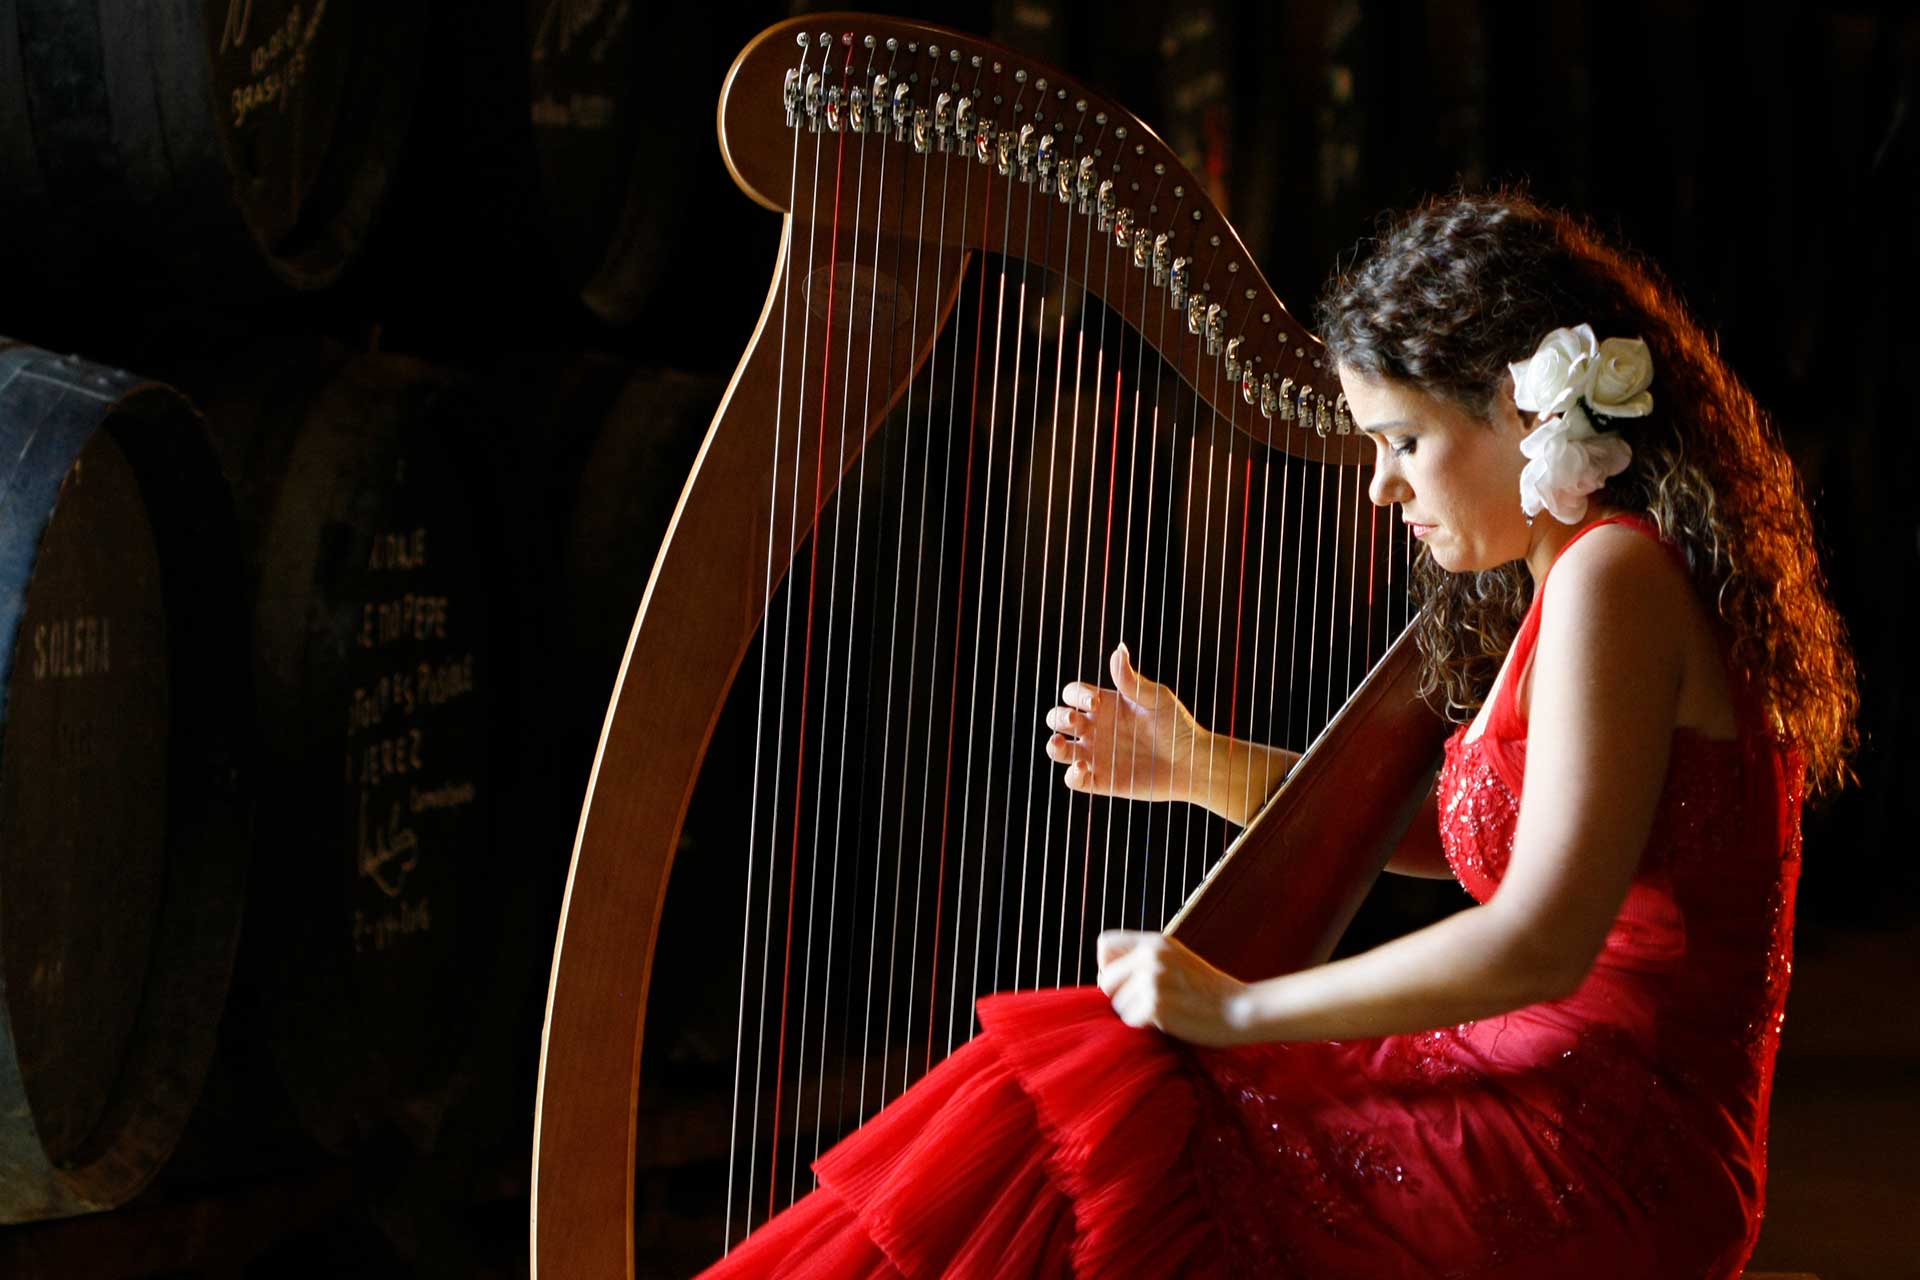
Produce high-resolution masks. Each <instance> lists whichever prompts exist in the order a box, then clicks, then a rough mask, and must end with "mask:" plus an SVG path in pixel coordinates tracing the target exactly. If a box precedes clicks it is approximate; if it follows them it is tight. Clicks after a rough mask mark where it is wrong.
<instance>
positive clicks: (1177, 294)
mask: <svg viewBox="0 0 1920 1280" xmlns="http://www.w3.org/2000/svg"><path fill="white" fill-rule="evenodd" d="M1166 238H1167V237H1166V235H1165V234H1164V233H1163V234H1161V235H1160V236H1158V237H1156V238H1155V239H1154V242H1153V282H1154V283H1155V284H1161V283H1165V284H1166V285H1167V305H1169V306H1171V307H1172V308H1173V309H1174V310H1175V311H1178V310H1180V308H1182V307H1184V306H1186V305H1187V260H1186V259H1185V258H1175V259H1174V260H1173V266H1172V268H1171V269H1170V270H1168V271H1167V272H1166V273H1165V277H1166V278H1165V280H1164V281H1163V280H1162V272H1161V269H1160V245H1161V243H1162V242H1163V241H1165V240H1166ZM1194 332H1195V333H1198V332H1200V331H1199V330H1198V329H1195V330H1194Z"/></svg>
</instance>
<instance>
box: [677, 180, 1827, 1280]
mask: <svg viewBox="0 0 1920 1280" xmlns="http://www.w3.org/2000/svg"><path fill="white" fill-rule="evenodd" d="M1320 321H1321V324H1320V332H1321V335H1322V337H1323V338H1324V340H1325V341H1326V343H1327V345H1328V349H1329V351H1330V353H1331V354H1332V355H1333V357H1334V358H1335V359H1336V360H1337V361H1338V368H1339V375H1340V380H1341V385H1342V387H1343V388H1344V390H1345V392H1346V395H1347V398H1348V402H1349V404H1350V406H1351V409H1352V413H1353V417H1354V420H1355V425H1356V428H1357V429H1359V430H1361V431H1363V432H1364V433H1365V434H1366V436H1367V438H1368V439H1369V440H1370V441H1371V443H1372V444H1373V447H1374V450H1375V453H1374V457H1375V465H1374V470H1373V476H1372V480H1371V484H1370V489H1369V492H1370V496H1371V498H1372V501H1373V502H1374V503H1375V504H1376V505H1378V506H1379V507H1383V508H1389V507H1390V508H1394V509H1396V510H1397V514H1398V515H1399V517H1400V518H1401V519H1402V520H1404V521H1405V522H1406V523H1407V524H1408V525H1410V526H1411V527H1412V529H1413V532H1414V533H1415V535H1416V536H1417V537H1419V538H1420V539H1421V541H1422V543H1423V546H1422V548H1421V551H1420V553H1419V556H1418V560H1417V564H1416V567H1415V590H1416V595H1417V597H1418V599H1419V602H1420V603H1421V605H1422V607H1423V613H1422V615H1421V617H1420V619H1419V621H1418V622H1417V624H1416V625H1417V627H1418V629H1419V637H1420V640H1421V650H1422V653H1423V656H1424V664H1425V665H1424V683H1425V687H1426V691H1427V692H1428V694H1429V695H1430V696H1431V697H1432V698H1433V700H1434V701H1436V702H1437V703H1443V704H1444V706H1445V707H1446V709H1447V710H1448V712H1449V713H1450V714H1451V717H1452V718H1453V719H1455V720H1456V721H1463V722H1465V723H1462V724H1461V725H1460V727H1459V728H1458V729H1457V730H1456V731H1455V733H1454V734H1453V736H1452V738H1451V739H1450V740H1449V741H1448V744H1447V750H1446V762H1445V765H1444V766H1443V768H1442V770H1441V773H1440V776H1439V779H1438V781H1437V782H1436V784H1435V787H1434V797H1433V798H1434V802H1435V805H1434V811H1433V812H1434V816H1433V817H1431V818H1429V819H1428V820H1427V825H1426V828H1425V832H1424V837H1423V833H1422V832H1420V831H1418V830H1417V831H1416V833H1415V835H1414V836H1411V837H1409V839H1408V840H1407V841H1406V842H1405V843H1404V844H1403V845H1402V846H1401V848H1400V850H1399V852H1398V853H1397V854H1396V855H1395V858H1394V861H1393V862H1392V863H1391V864H1390V867H1391V869H1393V870H1396V871H1400V872H1404V873H1407V874H1413V875H1430V876H1452V877H1454V878H1456V879H1457V880H1458V881H1459V882H1460V884H1461V885H1462V887H1463V888H1464V889H1465V890H1466V891H1467V892H1468V893H1469V894H1470V895H1471V896H1472V897H1473V898H1474V899H1475V904H1476V905H1474V906H1472V907H1470V908H1468V909H1466V910H1463V911H1461V912H1459V913H1458V914H1456V915H1453V916H1450V917H1448V918H1446V919H1444V920H1442V921H1440V922H1439V923H1437V924H1434V925H1432V926H1429V927H1427V928H1425V929H1422V930H1420V931H1418V932H1416V933H1413V934H1411V935H1408V936H1406V937H1403V938H1400V939H1397V940H1395V941H1392V942H1390V943H1387V944H1385V945H1383V946H1379V947H1376V948H1374V949H1373V950H1370V951H1367V952H1364V953H1361V954H1358V955H1354V956H1351V957H1348V958H1346V959H1342V960H1340V961H1337V962H1334V963H1330V964H1325V965H1321V966H1318V967H1315V968H1310V969H1306V970H1303V971H1301V972H1298V973H1294V974H1289V975H1286V976H1282V977H1278V978H1273V979H1269V980H1265V981H1258V982H1252V983H1242V982H1239V981H1236V980H1234V979H1232V978H1230V977H1229V976H1227V975H1226V974H1224V973H1221V972H1219V971H1218V970H1215V969H1213V968H1212V967H1210V966H1209V965H1208V964H1207V963H1206V962H1204V961H1202V960H1201V959H1199V958H1198V957H1197V956H1195V955H1194V954H1193V953H1192V952H1191V951H1190V950H1188V949H1187V948H1185V947H1183V946H1181V945H1180V944H1179V943H1177V942H1175V941H1173V940H1172V939H1170V938H1167V937H1164V936H1162V935H1160V934H1154V933H1137V932H1109V933H1106V934H1103V935H1101V937H1100V939H1099V946H1098V950H1099V956H1098V959H1099V965H1100V971H1099V986H1098V987H1097V988H1094V987H1081V988H1070V989H1062V990H1043V991H1031V992H1024V993H1017V994H999V995H993V996H989V997H986V998H985V999H983V1000H981V1001H980V1003H979V1014H980V1018H981V1021H982V1023H983V1025H984V1027H985V1031H984V1032H983V1034H981V1035H980V1036H978V1037H977V1038H975V1039H974V1040H973V1041H971V1042H970V1043H968V1044H967V1045H965V1046H964V1047H963V1048H961V1049H960V1050H959V1051H958V1052H956V1053H955V1054H953V1056H951V1057H950V1058H948V1059H947V1060H946V1061H945V1062H944V1063H943V1064H941V1065H940V1066H939V1067H937V1068H936V1069H935V1070H934V1071H933V1072H932V1073H931V1074H929V1075H928V1076H927V1077H925V1079H924V1080H922V1081H921V1082H920V1083H919V1084H917V1085H915V1086H914V1087H913V1088H912V1089H910V1090H909V1091H907V1092H906V1093H905V1094H904V1095H902V1096H901V1097H899V1098H898V1099H896V1100H894V1101H893V1102H892V1103H890V1104H889V1105H888V1106H887V1107H886V1108H885V1109H884V1110H882V1111H881V1112H879V1113H878V1114H877V1115H876V1116H874V1117H872V1118H871V1119H870V1120H869V1121H868V1122H867V1124H866V1125H865V1127H864V1128H862V1129H860V1130H858V1131H857V1132H856V1133H854V1134H853V1135H852V1136H850V1137H848V1138H847V1139H845V1140H844V1141H843V1142H841V1143H840V1145H839V1146H837V1147H835V1148H834V1149H833V1150H831V1151H830V1152H828V1153H827V1154H826V1155H825V1156H823V1157H822V1158H821V1159H820V1160H818V1161H817V1162H816V1163H815V1169H816V1171H817V1173H818V1175H819V1179H820V1188H819V1189H818V1190H816V1191H815V1192H813V1193H812V1194H811V1195H808V1196H806V1197H805V1198H804V1199H802V1200H800V1201H799V1202H798V1203H796V1204H795V1205H793V1206H792V1207H791V1208H789V1209H788V1210H786V1211H785V1212H784V1213H782V1214H780V1215H779V1216H778V1217H776V1218H774V1219H773V1220H771V1221H770V1222H768V1223H766V1224H765V1225H764V1226H762V1227H761V1228H760V1229H759V1230H758V1231H757V1232H755V1233H754V1234H753V1235H752V1236H750V1237H749V1238H748V1239H747V1240H746V1242H745V1243H744V1244H743V1245H740V1246H738V1247H736V1248H735V1249H734V1250H733V1251H732V1252H731V1253H730V1254H729V1255H728V1256H727V1257H726V1258H725V1259H723V1260H722V1261H721V1262H720V1263H718V1264H716V1265H715V1266H714V1267H713V1268H712V1269H711V1270H710V1271H709V1272H708V1273H707V1274H709V1275H712V1276H736V1275H738V1276H744V1275H778V1276H788V1275H792V1276H816V1275H817V1276H828V1275H833V1276H887V1275H893V1274H896V1273H905V1274H908V1275H921V1274H927V1275H931V1274H955V1275H982V1276H985V1275H994V1276H1002V1275H1057V1274H1067V1273H1069V1272H1071V1273H1073V1274H1078V1275H1086V1276H1135V1275H1139V1276H1146V1275H1155V1276H1170V1275H1220V1276H1228V1275H1263V1276H1302V1277H1313V1278H1315V1280H1325V1278H1327V1277H1339V1276H1354V1277H1368V1278H1369V1280H1373V1278H1378V1277H1398V1276H1407V1277H1413V1276H1420V1277H1430V1276H1460V1277H1466V1276H1476V1277H1478V1276H1516V1277H1518V1276H1529V1277H1532V1276H1543V1275H1554V1276H1572V1277H1580V1276H1594V1277H1602V1276H1604V1277H1608V1278H1609V1280H1611V1278H1612V1277H1617V1276H1622V1275H1646V1276H1656V1275H1657V1276H1675V1277H1681V1276H1684V1277H1699V1276H1707V1277H1733V1276H1737V1275H1738V1274H1739V1273H1740V1271H1741V1268H1742V1266H1743V1264H1744V1263H1745V1261H1746V1259H1747V1257H1748V1256H1749V1254H1750V1253H1751V1250H1752V1247H1753V1244H1754V1241H1755V1239H1756V1237H1757V1234H1758V1229H1759V1224H1760V1218H1761V1212H1762V1208H1763V1205H1764V1197H1765V1186H1766V1158H1765V1154H1766V1132H1767V1108H1768V1101H1769V1094H1770V1088H1771V1082H1772V1078H1773V1065H1774V1055H1775V1050H1776V1047H1777V1044H1778V1037H1779V1033H1780V1029H1781V1021H1782V1011H1783V1008H1784V1001H1785V997H1786V990H1787V975H1788V973H1789V970H1790V967H1791V965H1790V961H1791V950H1792V946H1791V943H1792V923H1793V908H1794V890H1795V885H1796V883H1797V879H1798V871H1799V813H1800V803H1801V799H1802V796H1803V794H1804V792H1805V791H1806V790H1807V789H1808V788H1809V787H1812V788H1816V789H1817V788H1820V787H1824V786H1829V785H1834V784H1837V783H1838V782H1839V781H1841V780H1842V778H1843V777H1844V775H1845V771H1846V760H1847V756H1848V753H1849V751H1850V749H1851V746H1852V740H1853V713H1854V710H1855V706H1856V695H1855V692H1854V688H1853V678H1852V664H1851V658H1850V656H1849V654H1848V651H1847V648H1846V644H1845V641H1844V637H1843V635H1842V631H1841V627H1840V624H1839V621H1838V619H1837V617H1836V615H1835V612H1834V610H1833V608H1832V606H1831V605H1830V603H1829V602H1828V600H1827V599H1826V596H1825V594H1824V589H1823V585H1822V579H1821V574H1820V571H1819V568H1818V565H1817V562H1816V559H1815V554H1814V548H1813V545H1812V537H1811V532H1810V528H1809V521H1808V517H1807V512H1806V508H1805V505H1804V502H1803V500H1802V498H1801V496H1800V493H1799V491H1798V488H1797V483H1796V481H1795V478H1794V475H1793V471H1792V468H1791V465H1790V463H1789V462H1788V460H1787V458H1786V456H1785V454H1784V452H1783V450H1782V449H1781V447H1780V445H1779V443H1778V442H1777V440H1776V438H1775V437H1774V435H1773V433H1772V431H1771V429H1770V428H1769V426H1768V424H1767V422H1766V420H1765V418H1764V416H1763V415H1762V414H1761V412H1760V411H1759V409H1758V407H1757V406H1756V405H1755V403H1754V401H1753V399H1752V397H1751V396H1750V394H1749V393H1748V392H1747V390H1746V389H1745V388H1744V387H1743V386H1742V385H1741V384H1740V382H1739V381H1738V379H1736V378H1735V377H1734V375H1733V374H1732V373H1731V372H1730V371H1729V370H1728V369H1727V367H1726V366H1725V365H1724V363H1722V361H1721V360H1720V358H1719V356H1718V354H1717V352H1716V350H1715V346H1714V344H1713V342H1712V341H1711V339H1710V338H1709V337H1708V335H1707V334H1705V333H1704V332H1703V331H1702V330H1701V329H1700V328H1699V327H1698V326H1697V325H1696V324H1695V323H1694V322H1693V321H1692V320H1691V319H1690V318H1689V317H1688V316H1687V314H1686V313H1685V311H1684V309H1683V308H1682V306H1681V305H1680V303H1679V302H1678V301H1677V299H1676V298H1675V296H1674V295H1673V293H1672V292H1671V290H1670V289H1668V288H1667V287H1666V286H1665V285H1664V284H1663V283H1662V282H1661V281H1660V280H1659V278H1658V277H1657V276H1656V275H1655V273H1654V272H1653V271H1652V270H1651V269H1650V268H1648V267H1647V266H1645V265H1644V264H1642V263H1641V262H1640V261H1639V260H1637V259H1636V258H1634V257H1633V256H1631V255H1629V254H1627V253H1626V252H1624V251H1622V250H1621V249H1619V248H1617V247H1615V246H1613V245H1611V244H1609V243H1607V242H1606V241H1605V240H1604V239H1603V238H1602V237H1600V236H1599V235H1597V234H1596V233H1595V232H1594V231H1592V230H1591V229H1590V228H1588V227H1587V226H1585V225H1584V224H1582V223H1580V222H1578V221H1577V220H1575V219H1572V218H1570V217H1568V216H1566V215H1564V214H1562V213H1559V212H1557V211H1554V210H1552V209H1548V208H1545V207H1542V206H1540V205H1538V204H1535V203H1533V202H1531V201H1530V200H1528V199H1526V198H1525V197H1523V196H1519V195H1516V194H1513V193H1509V192H1500V193H1496V194H1493V195H1489V196H1484V197H1455V198H1450V199H1444V200H1434V201H1430V202H1428V203H1427V204H1425V205H1423V206H1422V207H1421V208H1420V209H1418V210H1417V211H1415V212H1413V213H1411V214H1409V215H1407V216H1405V217H1403V218H1401V219H1399V220H1398V221H1397V222H1395V223H1394V224H1393V225H1392V226H1391V227H1390V228H1389V229H1388V230H1387V231H1386V232H1385V233H1384V234H1383V235H1382V236H1381V237H1380V239H1379V240H1378V241H1377V243H1376V244H1375V245H1374V246H1373V249H1372V252H1371V254H1370V256H1368V257H1367V258H1366V260H1365V261H1363V262H1362V263H1361V264H1360V265H1359V266H1358V267H1356V268H1355V269H1354V270H1353V271H1351V272H1350V273H1347V274H1345V275H1342V276H1340V277H1338V278H1337V279H1335V280H1334V281H1333V282H1332V283H1331V285H1330V286H1329V288H1328V290H1327V292H1326V294H1325V296H1324V298H1323V300H1322V305H1321V315H1320ZM1111 674H1112V676H1113V680H1114V683H1113V685H1112V686H1108V687H1099V686H1095V685H1092V684H1085V683H1075V684H1072V685H1069V686H1067V688H1066V690H1065V691H1064V697H1063V705H1062V706H1059V707H1056V708H1055V709H1054V710H1053V711H1052V712H1051V713H1050V714H1049V716H1048V726H1049V727H1050V728H1051V729H1052V730H1053V731H1054V732H1053V736H1052V737H1051V738H1050V739H1049V740H1048V741H1047V744H1046V751H1047V753H1048V755H1049V756H1050V757H1051V758H1052V759H1053V760H1054V761H1056V762H1058V763H1061V764H1064V765H1066V766H1067V768H1066V771H1065V781H1066V785H1068V786H1069V787H1072V788H1075V789H1078V790H1086V791H1093V792H1097V793H1102V794H1111V795H1128V796H1137V797H1141V798H1151V799H1168V798H1177V799H1182V800H1187V801H1190V802H1192V803H1195V804H1201V805H1205V806H1206V807H1208V808H1210V809H1212V810H1213V811H1214V812H1216V813H1219V814H1221V815H1222V816H1225V817H1227V818H1230V819H1233V820H1236V821H1244V820H1246V818H1247V817H1248V813H1247V807H1246V801H1245V799H1244V797H1245V796H1246V795H1247V794H1248V789H1247V788H1246V787H1244V786H1242V785H1240V783H1242V782H1244V780H1245V779H1246V778H1248V777H1250V776H1257V777H1258V778H1260V779H1261V780H1262V782H1261V783H1260V784H1256V786H1255V787H1254V788H1253V790H1254V791H1256V792H1257V791H1258V790H1259V789H1260V786H1262V785H1266V784H1268V783H1270V782H1272V781H1277V779H1278V777H1279V776H1280V774H1281V773H1282V772H1284V768H1285V766H1286V765H1287V763H1288V762H1289V759H1288V756H1287V753H1285V752H1280V751H1278V750H1277V749H1272V748H1263V747H1258V746H1255V745H1254V744H1251V743H1244V742H1232V741H1226V740H1223V739H1217V738H1212V737H1210V736H1209V734H1208V733H1207V731H1206V730H1205V729H1203V728H1202V727H1201V726H1200V725H1198V724H1197V723H1196V722H1195V721H1194V719H1193V717H1192V716H1191V715H1190V714H1189V713H1188V712H1187V711H1186V710H1185V708H1183V707H1181V706H1180V705H1179V703H1178V701H1177V699H1175V698H1174V696H1173V694H1172V692H1171V691H1170V690H1169V689H1167V688H1166V687H1165V686H1162V685H1159V684H1156V683H1155V682H1153V681H1151V680H1149V679H1147V678H1146V677H1144V676H1142V675H1141V674H1140V673H1139V672H1138V671H1136V670H1135V668H1134V667H1133V664H1132V658H1131V655H1130V654H1129V653H1127V652H1126V651H1125V650H1124V649H1122V650H1120V651H1117V652H1116V653H1115V654H1114V655H1113V659H1112V664H1111ZM1209 750H1211V751H1212V752H1213V754H1214V758H1215V759H1216V761H1223V762H1224V763H1225V766H1226V767H1224V768H1220V767H1216V768H1215V769H1214V770H1213V772H1212V774H1211V776H1212V778H1213V779H1214V780H1215V784H1214V785H1212V786H1207V785H1203V784H1202V781H1201V780H1203V779H1205V778H1207V777H1208V776H1209V775H1208V773H1207V771H1206V770H1205V769H1204V767H1201V766H1199V765H1198V764H1197V760H1198V759H1199V755H1200V753H1202V752H1206V751H1209ZM1121 760H1125V761H1128V762H1129V763H1128V764H1126V765H1123V766H1122V765H1115V764H1114V763H1111V762H1115V761H1121ZM1221 780H1231V781H1233V782H1234V784H1235V785H1219V783H1220V781H1221ZM1436 835H1437V837H1438V839H1437V841H1436V840H1435V838H1434V837H1435V836H1436Z"/></svg>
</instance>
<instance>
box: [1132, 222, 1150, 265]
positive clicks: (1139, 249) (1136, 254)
mask: <svg viewBox="0 0 1920 1280" xmlns="http://www.w3.org/2000/svg"><path fill="white" fill-rule="evenodd" d="M1133 265H1134V266H1135V267H1136V268H1138V269H1139V270H1141V271H1145V270H1146V269H1147V233H1146V232H1144V231H1136V232H1134V233H1133Z"/></svg>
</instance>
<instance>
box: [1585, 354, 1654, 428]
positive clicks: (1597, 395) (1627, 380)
mask: <svg viewBox="0 0 1920 1280" xmlns="http://www.w3.org/2000/svg"><path fill="white" fill-rule="evenodd" d="M1652 383H1653V355H1652V353H1651V352H1649V351H1648V350H1647V344H1646V343H1644V342H1642V341H1640V339H1638V338H1608V339H1607V340H1606V341H1605V342H1603V343H1601V344H1600V352H1599V356H1598V358H1597V359H1596V361H1595V363H1594V377H1593V390H1592V391H1591V392H1589V393H1588V395H1587V403H1588V404H1591V405H1592V406H1593V408H1594V412H1596V413H1604V414H1606V415H1607V416H1608V417H1609V418H1640V417H1644V416H1646V415H1647V414H1649V413H1652V412H1653V395H1652V393H1650V392H1649V391H1648V390H1647V388H1648V387H1649V386H1650V385H1652Z"/></svg>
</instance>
